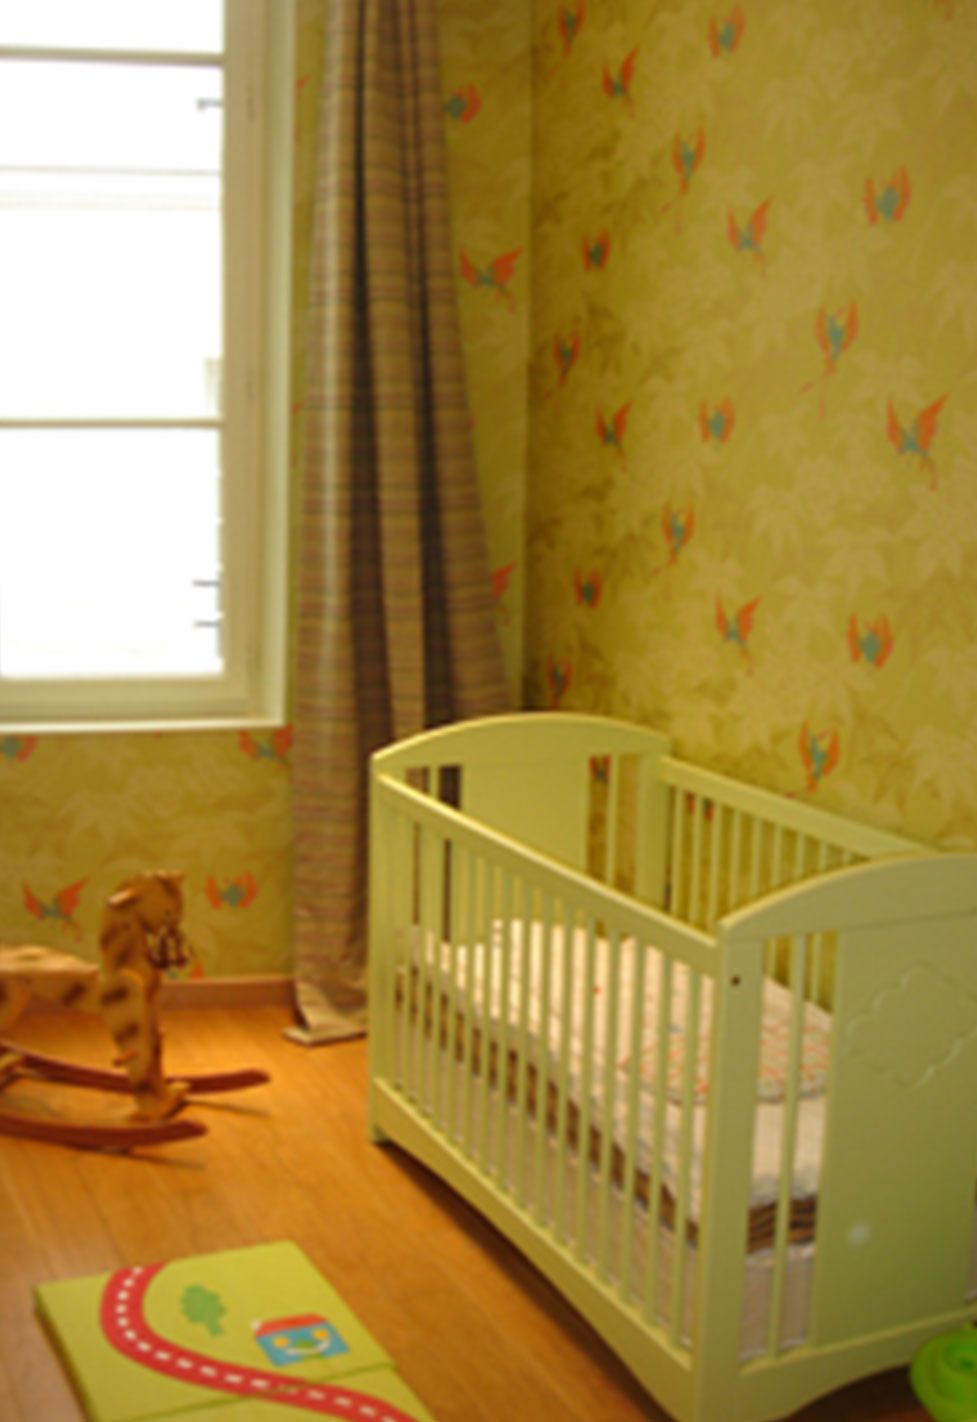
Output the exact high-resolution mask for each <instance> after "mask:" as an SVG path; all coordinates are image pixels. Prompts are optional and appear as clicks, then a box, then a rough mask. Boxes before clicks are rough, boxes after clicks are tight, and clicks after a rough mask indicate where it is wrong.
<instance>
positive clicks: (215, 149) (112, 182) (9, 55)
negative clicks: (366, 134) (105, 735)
mask: <svg viewBox="0 0 977 1422" xmlns="http://www.w3.org/2000/svg"><path fill="white" fill-rule="evenodd" d="M292 18H293V17H292V7H291V4H290V3H289V0H159V3H152V0H140V3H139V4H133V3H132V0H85V3H84V4H79V3H78V0H31V3H30V4H25V5H5V6H2V7H0V312H2V313H3V314H2V319H0V722H2V723H3V724H4V725H6V726H21V727H34V728H37V727H43V726H45V725H51V726H65V725H69V724H79V725H90V724H93V723H103V724H106V725H109V724H111V725H119V724H130V723H131V724H136V725H138V724H153V725H159V724H172V723H174V722H186V723H190V724H196V723H198V722H200V723H215V722H217V723H234V722H248V723H254V722H260V721H270V722H274V721H279V720H281V718H282V715H283V696H284V691H283V687H284V679H285V678H284V661H285V604H286V561H287V557H286V546H285V540H286V524H287V492H286V484H287V478H286V474H287V450H286V444H287V418H286V417H287V407H288V396H287V373H288V337H289V330H288V325H289V316H288V286H289V280H290V276H289V259H290V252H289V245H290V205H291V204H290V191H289V189H290V167H291V114H290V108H291V93H292V70H291V66H292V54H291V43H292Z"/></svg>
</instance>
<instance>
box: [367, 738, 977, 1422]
mask: <svg viewBox="0 0 977 1422" xmlns="http://www.w3.org/2000/svg"><path fill="white" fill-rule="evenodd" d="M370 954H371V1024H370V1050H371V1070H370V1119H371V1129H372V1131H373V1133H374V1136H375V1138H376V1139H378V1140H391V1141H394V1142H396V1143H397V1144H398V1145H400V1146H402V1147H403V1148H404V1149H406V1150H407V1151H409V1152H410V1153H411V1154H413V1155H414V1156H416V1157H417V1158H418V1159H419V1160H421V1161H423V1162H424V1163H425V1165H427V1166H428V1167H429V1168H430V1169H432V1170H433V1171H435V1172H436V1173H437V1174H438V1175H439V1176H440V1177H442V1178H443V1179H444V1180H445V1181H447V1182H448V1183H449V1184H450V1185H451V1186H452V1187H453V1188H454V1189H456V1190H457V1191H458V1192H459V1193H460V1194H461V1195H463V1196H464V1198H465V1199H466V1200H468V1201H470V1202H471V1203H472V1204H473V1205H474V1206H475V1207H476V1208H478V1209H479V1210H481V1211H482V1212H483V1213H484V1215H485V1216H486V1217H487V1218H488V1219H489V1220H491V1221H492V1223H493V1224H494V1225H496V1226H497V1227H498V1228H499V1229H500V1230H501V1231H502V1232H503V1233H504V1234H505V1235H506V1236H507V1237H508V1238H509V1239H510V1240H511V1241H513V1243H514V1244H516V1245H517V1246H518V1247H519V1248H520V1249H521V1250H522V1251H523V1252H524V1253H525V1254H526V1256H527V1257H528V1258H529V1259H530V1260H531V1261H532V1262H533V1263H534V1264H535V1265H536V1266H537V1267H538V1268H539V1269H540V1270H541V1271H542V1272H543V1273H544V1274H545V1275H546V1276H547V1278H549V1279H550V1280H551V1281H552V1282H553V1283H554V1284H555V1286H556V1287H557V1288H558V1289H559V1290H560V1291H561V1292H562V1293H563V1294H564V1295H565V1296H566V1297H567V1299H569V1300H570V1301H571V1302H572V1303H573V1305H574V1306H575V1307H576V1308H577V1309H578V1310H579V1311H580V1312H581V1313H582V1314H583V1315H584V1316H585V1317H586V1318H587V1319H588V1321H589V1322H590V1323H591V1324H592V1325H593V1327H594V1328H595V1329H597V1331H598V1332H599V1333H600V1334H601V1335H602V1336H603V1337H604V1338H605V1339H606V1340H607V1342H608V1343H609V1344H610V1346H611V1347H612V1348H613V1349H615V1351H616V1352H617V1353H618V1354H619V1355H620V1357H621V1358H622V1359H623V1360H624V1362H625V1363H626V1364H627V1366H628V1367H629V1368H630V1369H631V1370H632V1371H633V1372H634V1374H635V1375H636V1376H637V1378H638V1379H639V1380H640V1381H641V1383H642V1384H643V1385H644V1386H645V1387H646V1388H647V1390H648V1391H649V1393H651V1394H652V1396H653V1397H654V1398H655V1399H656V1400H657V1401H658V1402H659V1403H660V1404H661V1406H662V1407H663V1408H665V1410H666V1411H668V1412H669V1413H671V1414H672V1415H673V1416H674V1417H675V1418H677V1419H679V1422H740V1419H743V1422H746V1419H751V1422H752V1419H765V1418H781V1417H785V1416H787V1415H789V1414H790V1413H791V1412H793V1411H794V1410H795V1409H797V1408H799V1407H800V1406H802V1405H803V1404H804V1403H805V1402H807V1401H808V1400H810V1399H811V1398H813V1397H816V1396H818V1395H820V1394H823V1393H826V1392H829V1391H831V1390H833V1389H834V1388H836V1387H839V1386H841V1385H842V1384H844V1383H845V1382H847V1381H849V1380H851V1379H854V1378H857V1377H860V1376H862V1375H865V1374H868V1373H872V1372H876V1371H880V1370H882V1369H885V1368H889V1367H893V1366H896V1365H900V1364H905V1363H906V1362H907V1361H908V1360H909V1359H910V1358H911V1356H912V1355H913V1353H914V1351H915V1350H916V1348H917V1347H918V1346H919V1345H920V1344H921V1343H922V1342H923V1341H924V1340H926V1339H927V1338H929V1337H931V1336H932V1335H934V1334H936V1333H939V1332H942V1331H944V1330H947V1329H950V1328H953V1327H956V1326H958V1325H960V1324H961V1323H963V1322H965V1321H968V1320H970V1319H972V1318H975V1317H977V1266H975V1260H974V1256H975V1197H977V855H973V854H954V853H937V852H933V851H928V850H926V849H924V848H922V847H920V846H919V845H916V844H913V843H911V842H909V841H906V840H903V839H900V838H897V837H895V836H893V835H891V834H888V833H884V832H881V831H879V830H876V829H872V828H870V827H867V826H865V825H861V824H856V823H853V822H850V821H846V820H844V819H842V818H840V817H838V816H835V815H831V814H827V813H825V812H824V811H822V810H819V809H817V808H815V807H814V806H813V805H811V804H809V803H807V802H805V801H801V800H795V799H790V798H787V797H782V796H779V795H775V794H770V793H767V792H763V791H759V790H757V789H755V788H752V787H750V786H748V785H745V784H742V783H739V782H737V781H735V780H732V779H729V778H727V777H724V776H721V775H718V774H715V773H713V772H710V771H707V770H704V769H701V768H698V767H696V766H695V765H692V764H689V763H686V762H684V761H682V760H679V759H677V758H675V757H674V756H673V755H671V753H670V748H669V744H668V741H667V740H666V739H665V738H664V737H663V736H661V735H659V734H657V733H655V732H653V731H650V730H647V729H643V728H640V727H635V726H630V725H626V724H623V723H620V722H615V721H611V720H606V719H603V718H598V717H589V716H577V715H573V714H569V713H566V714H565V713H554V714H550V713H528V714H520V715H512V716H502V717H496V718H490V719H487V720H482V721H470V722H465V723H462V724H459V725H455V726H451V727H447V728H443V729H439V730H436V731H433V732H430V733H428V734H425V735H421V736H417V737H415V738H413V739H411V740H408V741H405V742H403V743H401V744H398V745H394V746H391V747H389V748H388V749H385V750H383V751H381V752H379V753H378V754H376V755H375V756H374V758H373V764H372V780H371V829H370Z"/></svg>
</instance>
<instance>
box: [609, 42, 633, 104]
mask: <svg viewBox="0 0 977 1422" xmlns="http://www.w3.org/2000/svg"><path fill="white" fill-rule="evenodd" d="M637 57H638V51H637V49H633V50H632V51H631V53H630V54H629V55H628V56H627V58H626V59H625V60H624V63H623V64H622V65H621V67H620V68H619V69H618V70H617V72H616V73H612V72H611V70H610V69H609V68H608V67H607V65H606V64H605V65H604V76H603V82H604V93H605V94H606V95H607V97H608V98H609V99H623V100H624V102H625V103H626V104H627V105H628V107H629V108H630V107H631V104H632V98H631V81H632V79H633V78H634V63H635V60H636V59H637Z"/></svg>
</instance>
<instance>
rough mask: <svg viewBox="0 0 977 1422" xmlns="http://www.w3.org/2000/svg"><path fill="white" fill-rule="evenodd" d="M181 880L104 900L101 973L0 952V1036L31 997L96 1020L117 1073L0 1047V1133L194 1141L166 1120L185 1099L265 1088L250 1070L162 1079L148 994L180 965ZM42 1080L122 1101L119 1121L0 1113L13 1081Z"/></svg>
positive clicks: (121, 891) (67, 1140) (141, 885)
mask: <svg viewBox="0 0 977 1422" xmlns="http://www.w3.org/2000/svg"><path fill="white" fill-rule="evenodd" d="M182 879H183V875H182V874H178V873H166V872H163V871H156V872H154V873H147V874H139V875H137V876H136V878H134V879H131V880H129V881H127V882H126V883H124V884H122V885H121V886H120V887H119V888H118V889H117V890H116V892H115V893H114V894H112V895H111V897H110V898H109V899H108V901H107V903H106V905H105V909H104V911H103V914H102V923H101V928H100V931H99V949H100V952H101V966H98V965H96V964H94V963H89V962H86V961H84V960H83V959H81V958H76V957H73V956H71V955H70V954H66V953H58V952H55V951H54V950H53V949H49V948H40V947H35V946H33V945H23V946H19V947H4V946H2V945H0V1033H5V1032H6V1031H7V1030H8V1029H9V1028H10V1027H12V1026H13V1024H14V1023H15V1022H16V1021H17V1020H18V1018H19V1017H20V1016H21V1014H22V1013H23V1011H24V1010H25V1008H26V1007H27V1005H28V1003H29V1002H30V1001H31V1000H32V999H34V998H41V999H43V1000H46V1001H48V1002H53V1003H56V1004H58V1005H59V1006H62V1007H70V1008H79V1009H81V1010H83V1011H89V1012H97V1013H99V1014H100V1015H101V1017H102V1019H103V1021H104V1022H105V1025H106V1027H107V1028H108V1030H109V1032H110V1033H111V1035H112V1037H113V1038H114V1040H115V1044H116V1047H117V1049H118V1052H119V1055H118V1058H117V1064H118V1065H120V1066H122V1067H123V1068H124V1070H123V1071H121V1072H120V1071H100V1070H97V1069H94V1068H90V1067H82V1066H78V1065H76V1064H75V1063H72V1062H68V1061H63V1060H60V1059H59V1058H56V1057H47V1056H42V1055H40V1054H38V1053H36V1052H29V1051H26V1050H22V1049H20V1048H18V1047H16V1046H15V1045H14V1044H13V1043H10V1042H5V1041H0V1132H3V1133H6V1134H10V1135H20V1136H30V1137H32V1138H33V1139H36V1140H51V1141H57V1142H60V1143H62V1144H68V1145H79V1146H114V1147H117V1148H122V1149H129V1148H131V1147H133V1146H137V1145H147V1144H153V1143H159V1142H163V1141H171V1140H181V1139H185V1138H186V1137H188V1136H196V1135H202V1134H203V1133H204V1132H205V1130H206V1127H205V1126H203V1125H202V1124H201V1123H200V1122H197V1121H192V1120H187V1119H181V1120H176V1119H174V1117H175V1116H176V1114H177V1113H178V1112H179V1111H180V1109H181V1108H182V1106H183V1105H184V1104H185V1102H186V1099H187V1098H188V1097H189V1096H192V1095H201V1094H204V1093H207V1094H209V1093H211V1092H215V1091H234V1090H239V1089H240V1088H242V1087H245V1086H256V1085H259V1084H260V1083H262V1082H265V1081H267V1080H268V1077H267V1075H266V1073H264V1072H261V1071H254V1070H244V1071H232V1072H214V1073H211V1074H209V1075H205V1076H185V1077H182V1078H180V1079H179V1080H174V1079H173V1078H171V1077H167V1076H166V1075H165V1074H164V1072H163V1065H162V1033H161V1031H160V1027H159V1015H158V994H159V987H160V980H161V977H162V974H163V973H164V972H165V971H166V970H167V969H168V968H170V967H182V966H183V965H184V964H185V963H186V962H187V961H188V953H187V947H186V941H185V939H184V937H183V933H182V931H181V928H180V923H181V919H182V916H183V891H182V888H181V882H182ZM23 1077H32V1078H42V1079H45V1080H48V1081H61V1082H67V1083H69V1084H71V1085H75V1086H87V1087H95V1088H98V1089H99V1090H102V1091H124V1092H128V1093H130V1094H131V1095H132V1097H133V1099H134V1103H135V1105H134V1109H133V1112H132V1115H131V1117H130V1118H129V1119H128V1120H125V1121H119V1122H103V1123H99V1122H76V1121H54V1120H48V1119H42V1118H41V1117H39V1116H33V1115H31V1114H29V1113H28V1112H25V1111H22V1110H20V1111H18V1110H13V1109H10V1108H8V1107H7V1106H5V1104H4V1102H3V1099H2V1091H3V1089H4V1088H5V1087H6V1086H8V1085H9V1084H10V1083H11V1082H12V1081H15V1080H16V1079H18V1078H23Z"/></svg>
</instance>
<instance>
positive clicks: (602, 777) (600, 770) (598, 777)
mask: <svg viewBox="0 0 977 1422" xmlns="http://www.w3.org/2000/svg"><path fill="white" fill-rule="evenodd" d="M590 778H591V780H595V781H596V782H597V784H598V785H609V784H610V780H611V758H610V756H609V755H592V756H591V757H590Z"/></svg>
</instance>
